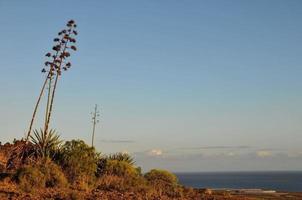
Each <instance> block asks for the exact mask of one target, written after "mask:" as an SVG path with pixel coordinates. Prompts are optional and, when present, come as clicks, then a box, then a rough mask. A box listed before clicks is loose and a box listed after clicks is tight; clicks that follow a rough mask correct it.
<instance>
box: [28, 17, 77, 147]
mask: <svg viewBox="0 0 302 200" xmlns="http://www.w3.org/2000/svg"><path fill="white" fill-rule="evenodd" d="M76 27H77V25H76V23H75V21H74V20H69V21H68V22H67V24H66V28H65V29H63V30H62V31H60V32H59V33H58V36H57V37H56V38H54V40H53V41H54V43H55V44H54V46H53V47H52V51H51V52H48V53H46V54H45V56H46V58H47V61H46V62H45V66H44V67H43V69H42V70H41V72H42V73H46V77H45V80H44V83H43V85H42V88H41V90H40V93H39V97H38V100H37V102H36V104H35V108H34V112H33V114H32V118H31V121H30V125H29V129H28V132H27V136H26V141H28V139H29V138H30V135H31V130H32V127H33V123H34V120H35V118H36V114H37V111H38V107H39V105H40V102H41V99H42V96H43V94H44V92H45V90H46V86H48V90H47V103H46V109H45V110H46V111H45V122H44V132H45V134H46V133H48V132H49V131H48V129H49V124H50V119H51V114H52V109H53V105H54V97H55V93H56V88H57V84H58V80H59V78H60V77H61V75H62V72H63V71H67V70H69V69H70V68H71V63H70V62H69V61H68V58H69V57H70V55H71V53H70V52H71V51H76V50H77V48H76V46H75V43H76V39H75V36H76V35H77V34H78V32H77V31H76V30H75V29H76Z"/></svg>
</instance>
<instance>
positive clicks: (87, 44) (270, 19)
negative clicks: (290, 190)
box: [0, 0, 302, 171]
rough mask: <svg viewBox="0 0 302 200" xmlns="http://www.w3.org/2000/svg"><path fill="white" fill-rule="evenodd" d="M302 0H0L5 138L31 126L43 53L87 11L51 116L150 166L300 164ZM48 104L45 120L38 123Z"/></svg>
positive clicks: (0, 127)
mask: <svg viewBox="0 0 302 200" xmlns="http://www.w3.org/2000/svg"><path fill="white" fill-rule="evenodd" d="M301 9H302V3H301V1H298V0H297V1H295V0H292V1H281V0H280V1H278V0H271V1H269V0H267V1H262V0H254V1H248V0H246V1H244V0H243V1H235V0H232V1H222V0H220V1H219V0H215V1H210V0H209V1H169V0H167V1H160V0H154V1H141V0H140V1H138V0H137V1H132V0H131V1H26V2H25V1H24V2H21V1H4V0H0V24H1V26H0V31H1V37H0V44H1V45H0V55H1V59H0V69H1V73H0V92H1V98H0V113H1V115H0V132H1V134H0V141H11V140H12V139H13V138H20V137H22V136H23V135H24V133H25V132H26V130H27V128H28V124H29V120H30V117H31V113H32V110H33V106H34V103H35V100H36V97H37V95H38V92H39V88H40V87H41V85H42V81H43V79H44V77H43V75H42V74H41V73H40V70H41V68H42V67H43V63H44V61H45V58H44V55H45V53H46V52H48V51H49V49H50V48H51V47H52V39H53V38H54V37H55V36H56V33H57V32H58V31H60V30H61V29H62V28H64V25H65V23H66V21H67V20H69V19H74V20H76V22H77V23H78V31H79V36H78V38H77V40H78V42H77V47H78V49H79V50H78V51H77V52H76V53H74V54H73V55H72V57H71V62H72V64H73V68H72V69H71V70H70V71H68V72H67V73H65V74H63V77H62V79H61V81H60V82H59V86H58V93H57V96H56V99H55V108H54V115H53V117H54V118H53V120H52V122H51V126H52V127H53V128H56V129H57V131H58V132H59V133H60V134H61V136H62V138H63V139H66V140H67V139H71V138H80V139H83V140H85V141H87V142H90V137H91V122H90V112H91V111H92V110H93V106H94V104H95V103H97V104H99V106H100V107H101V123H100V124H98V127H97V135H96V142H95V143H96V147H97V149H98V150H99V151H102V152H104V153H111V152H116V151H126V152H129V153H131V154H132V155H134V156H135V157H136V160H137V164H139V165H141V166H142V167H143V168H145V169H149V168H152V167H160V168H167V169H170V170H173V171H213V170H214V171H229V170H232V171H233V170H299V169H301V167H302V148H301V147H300V146H301V143H302V137H301V135H302V125H301V120H302V106H301V102H302V92H301V88H302V79H301V77H302V59H301V58H302V37H301V35H302V22H301V19H302V12H301ZM42 112H43V110H41V111H40V113H39V118H40V119H38V121H37V123H36V124H35V128H40V127H41V126H42V125H41V123H42V119H43V113H42Z"/></svg>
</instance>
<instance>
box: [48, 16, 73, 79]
mask: <svg viewBox="0 0 302 200" xmlns="http://www.w3.org/2000/svg"><path fill="white" fill-rule="evenodd" d="M66 26H67V27H66V28H65V29H63V30H62V31H60V32H59V33H58V37H56V38H54V42H55V45H54V46H53V47H52V50H53V51H52V52H48V53H47V54H46V55H45V56H46V57H49V59H50V60H48V61H46V62H45V67H44V68H43V69H42V72H43V73H45V72H48V77H49V78H50V77H52V76H53V75H55V74H56V75H59V76H60V75H61V74H62V70H63V71H67V70H68V69H69V68H70V67H71V63H70V62H67V61H66V60H67V58H68V57H70V50H73V51H76V50H77V48H76V46H75V43H76V39H75V38H74V37H75V36H76V35H77V34H78V33H77V31H76V30H75V29H76V27H77V25H76V24H75V22H74V21H73V20H70V21H69V22H68V23H67V25H66Z"/></svg>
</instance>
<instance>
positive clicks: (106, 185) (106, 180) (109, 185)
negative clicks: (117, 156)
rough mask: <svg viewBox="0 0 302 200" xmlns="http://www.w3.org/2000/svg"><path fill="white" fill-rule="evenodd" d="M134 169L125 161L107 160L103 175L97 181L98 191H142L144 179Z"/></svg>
mask: <svg viewBox="0 0 302 200" xmlns="http://www.w3.org/2000/svg"><path fill="white" fill-rule="evenodd" d="M139 169H140V168H136V167H135V166H133V165H132V164H130V163H129V162H127V161H119V160H107V161H106V164H105V167H104V170H103V171H104V172H103V175H102V176H101V177H100V178H99V179H98V188H99V189H106V190H108V189H110V190H118V191H126V190H132V191H133V190H136V191H138V190H144V189H145V188H144V187H146V181H145V179H144V178H143V177H142V176H141V175H140V170H139Z"/></svg>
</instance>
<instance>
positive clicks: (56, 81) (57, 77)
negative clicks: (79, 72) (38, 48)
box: [45, 31, 70, 134]
mask: <svg viewBox="0 0 302 200" xmlns="http://www.w3.org/2000/svg"><path fill="white" fill-rule="evenodd" d="M69 33H70V31H69ZM67 44H68V41H67V42H66V43H65V45H64V49H63V51H62V53H64V52H65V50H66V48H67ZM62 62H63V58H61V59H60V65H59V68H58V69H57V73H56V79H55V83H54V86H53V90H52V95H51V101H50V106H49V111H48V117H47V121H46V123H45V134H46V133H47V131H48V127H49V122H50V116H51V112H52V107H53V102H54V97H55V92H56V88H57V83H58V79H59V76H60V75H59V70H61V66H62Z"/></svg>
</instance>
